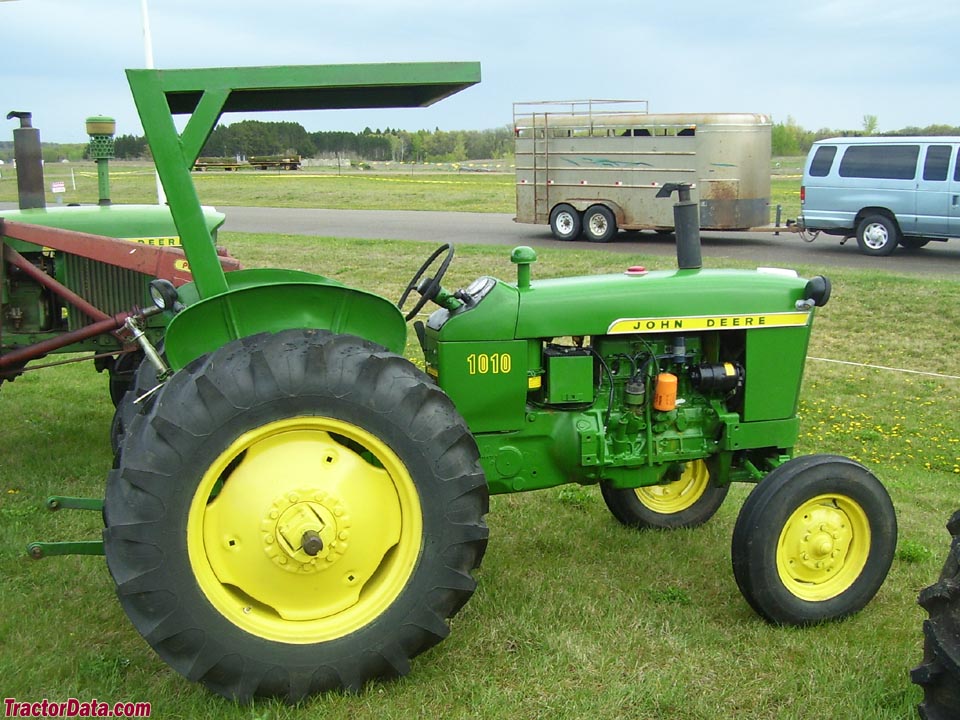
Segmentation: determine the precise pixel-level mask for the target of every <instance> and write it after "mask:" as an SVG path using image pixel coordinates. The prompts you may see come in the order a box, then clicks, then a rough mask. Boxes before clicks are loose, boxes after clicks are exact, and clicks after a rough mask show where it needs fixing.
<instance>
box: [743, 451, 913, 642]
mask: <svg viewBox="0 0 960 720" xmlns="http://www.w3.org/2000/svg"><path fill="white" fill-rule="evenodd" d="M896 544H897V518H896V515H895V513H894V510H893V504H892V503H891V502H890V496H889V495H887V491H886V489H884V487H883V485H882V484H881V483H880V481H879V480H877V478H876V477H875V476H874V475H873V474H872V473H871V472H870V471H869V470H867V469H866V468H865V467H863V466H862V465H860V464H859V463H856V462H854V461H853V460H850V459H848V458H844V457H839V456H836V455H809V456H804V457H799V458H795V459H793V460H790V461H789V462H786V463H784V464H783V465H781V466H779V467H778V468H776V469H775V470H774V471H773V472H771V473H770V474H769V475H767V477H765V478H764V479H763V480H762V481H761V482H760V484H759V485H757V487H756V488H755V489H754V490H753V492H752V493H750V495H749V496H748V497H747V500H746V502H745V503H744V505H743V508H742V509H741V511H740V515H739V517H738V518H737V522H736V525H735V527H734V531H733V541H732V556H733V574H734V577H735V578H736V581H737V585H738V586H739V587H740V591H741V592H742V593H743V596H744V598H745V599H746V600H747V602H748V603H749V604H750V606H751V607H753V609H754V610H756V611H757V613H759V614H760V615H761V616H762V617H764V618H765V619H767V620H768V621H770V622H772V623H776V624H780V625H809V624H812V623H817V622H821V621H825V620H833V619H837V618H842V617H845V616H847V615H851V614H853V613H855V612H857V611H859V610H860V609H862V608H863V607H864V606H865V605H866V604H867V603H868V602H869V601H870V600H871V599H872V598H873V596H874V595H875V594H876V592H877V590H879V589H880V585H881V584H882V583H883V580H884V578H886V575H887V571H888V570H889V569H890V564H891V563H892V562H893V554H894V550H895V549H896Z"/></svg>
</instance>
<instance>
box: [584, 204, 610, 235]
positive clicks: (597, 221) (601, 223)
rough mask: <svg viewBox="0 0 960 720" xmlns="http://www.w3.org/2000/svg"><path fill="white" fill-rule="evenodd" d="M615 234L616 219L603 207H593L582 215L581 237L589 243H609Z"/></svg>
mask: <svg viewBox="0 0 960 720" xmlns="http://www.w3.org/2000/svg"><path fill="white" fill-rule="evenodd" d="M616 234H617V218H616V217H614V215H613V213H612V212H610V209H609V208H608V207H606V206H604V205H594V206H593V207H591V208H590V209H589V210H587V211H586V212H585V213H584V214H583V235H584V237H586V239H587V240H589V241H590V242H610V241H611V240H613V238H614V236H615V235H616Z"/></svg>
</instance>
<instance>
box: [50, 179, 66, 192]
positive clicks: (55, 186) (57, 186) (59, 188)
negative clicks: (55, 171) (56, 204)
mask: <svg viewBox="0 0 960 720" xmlns="http://www.w3.org/2000/svg"><path fill="white" fill-rule="evenodd" d="M50 191H51V192H54V193H65V192H66V191H67V185H66V183H64V182H63V181H62V180H57V181H56V182H53V183H50Z"/></svg>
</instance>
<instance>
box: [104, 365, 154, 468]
mask: <svg viewBox="0 0 960 720" xmlns="http://www.w3.org/2000/svg"><path fill="white" fill-rule="evenodd" d="M161 352H162V349H161ZM156 386H157V369H156V368H155V367H154V366H153V364H152V363H151V362H150V361H149V360H142V361H141V362H140V365H139V366H138V367H137V368H136V370H135V371H134V373H133V381H132V382H131V383H130V385H129V387H128V388H127V391H126V392H125V393H124V394H123V397H122V398H121V399H120V402H118V403H117V407H116V409H115V410H114V411H113V420H112V421H111V423H110V448H111V449H112V450H113V455H114V459H115V460H119V453H120V448H121V447H122V446H123V438H124V436H125V435H126V429H127V428H128V427H129V426H130V423H131V422H133V418H134V417H135V416H136V415H137V414H138V413H139V412H141V411H142V410H143V409H144V407H145V405H144V404H143V403H138V402H137V400H139V399H140V398H142V397H143V396H144V394H145V393H147V392H149V391H150V390H152V389H153V388H155V387H156Z"/></svg>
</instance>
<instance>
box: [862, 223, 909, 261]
mask: <svg viewBox="0 0 960 720" xmlns="http://www.w3.org/2000/svg"><path fill="white" fill-rule="evenodd" d="M899 241H900V231H899V230H898V229H897V224H896V223H895V222H894V221H893V220H891V219H890V218H889V217H887V216H886V215H867V216H866V217H865V218H864V219H863V220H861V221H860V224H859V225H857V245H859V246H860V252H862V253H863V254H864V255H875V256H883V255H889V254H890V253H892V252H893V251H894V249H896V247H897V243H898V242H899Z"/></svg>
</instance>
